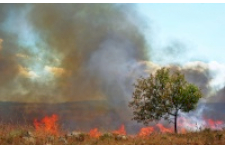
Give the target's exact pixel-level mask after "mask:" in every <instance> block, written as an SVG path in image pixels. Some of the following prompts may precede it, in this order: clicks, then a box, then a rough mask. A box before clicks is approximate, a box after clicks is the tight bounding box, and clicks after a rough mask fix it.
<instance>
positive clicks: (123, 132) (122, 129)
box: [112, 124, 127, 135]
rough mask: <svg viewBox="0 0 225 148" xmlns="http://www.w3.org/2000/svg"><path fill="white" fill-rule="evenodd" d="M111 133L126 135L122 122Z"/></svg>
mask: <svg viewBox="0 0 225 148" xmlns="http://www.w3.org/2000/svg"><path fill="white" fill-rule="evenodd" d="M112 133H113V134H118V135H126V134H127V132H126V130H125V126H124V124H122V125H121V126H120V128H119V129H118V130H115V131H113V132H112Z"/></svg>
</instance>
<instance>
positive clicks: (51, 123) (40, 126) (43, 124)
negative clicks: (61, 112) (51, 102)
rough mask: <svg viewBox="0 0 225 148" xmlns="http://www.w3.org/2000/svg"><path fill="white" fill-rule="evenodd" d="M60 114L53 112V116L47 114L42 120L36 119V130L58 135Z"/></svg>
mask: <svg viewBox="0 0 225 148" xmlns="http://www.w3.org/2000/svg"><path fill="white" fill-rule="evenodd" d="M57 121H58V116H57V115H55V114H53V115H52V116H51V117H48V116H45V117H44V118H43V119H41V121H37V119H34V127H35V129H36V132H39V133H40V132H44V133H47V134H53V135H58V124H57Z"/></svg>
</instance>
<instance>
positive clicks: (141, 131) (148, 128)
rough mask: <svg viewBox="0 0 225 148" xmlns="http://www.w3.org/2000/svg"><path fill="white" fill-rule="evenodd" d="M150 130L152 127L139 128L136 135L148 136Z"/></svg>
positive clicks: (151, 130) (152, 129) (152, 130)
mask: <svg viewBox="0 0 225 148" xmlns="http://www.w3.org/2000/svg"><path fill="white" fill-rule="evenodd" d="M152 132H154V128H153V127H143V128H141V129H140V132H139V134H138V136H140V137H146V136H149V135H150V134H151V133H152Z"/></svg>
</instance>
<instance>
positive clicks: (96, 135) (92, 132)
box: [89, 128, 102, 138]
mask: <svg viewBox="0 0 225 148" xmlns="http://www.w3.org/2000/svg"><path fill="white" fill-rule="evenodd" d="M89 135H90V137H92V138H99V137H100V136H101V135H102V134H101V133H100V132H99V131H98V128H94V129H91V130H90V132H89Z"/></svg>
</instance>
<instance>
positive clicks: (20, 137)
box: [0, 124, 225, 145]
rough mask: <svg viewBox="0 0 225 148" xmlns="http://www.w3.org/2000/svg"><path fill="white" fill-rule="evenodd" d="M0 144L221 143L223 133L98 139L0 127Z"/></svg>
mask: <svg viewBox="0 0 225 148" xmlns="http://www.w3.org/2000/svg"><path fill="white" fill-rule="evenodd" d="M0 144H1V145H11V144H14V145H26V144H36V145H44V144H53V145H54V144H55V145H64V144H67V145H96V144H98V145H124V144H125V145H154V144H156V145H164V144H166V145H172V144H176V145H179V144H182V145H186V144H192V145H193V144H194V145H205V144H210V145H213V144H221V145H223V144H225V130H221V131H212V130H210V129H205V130H202V131H200V132H188V133H186V134H169V133H152V134H151V135H149V136H148V137H138V136H122V137H121V136H119V135H115V134H111V133H105V134H102V135H101V136H100V137H98V138H93V137H90V135H89V134H88V133H78V132H72V133H61V134H59V135H57V136H56V135H51V134H47V133H44V132H43V133H37V132H36V131H35V129H34V127H33V126H19V125H4V124H2V125H0Z"/></svg>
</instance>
